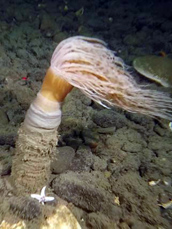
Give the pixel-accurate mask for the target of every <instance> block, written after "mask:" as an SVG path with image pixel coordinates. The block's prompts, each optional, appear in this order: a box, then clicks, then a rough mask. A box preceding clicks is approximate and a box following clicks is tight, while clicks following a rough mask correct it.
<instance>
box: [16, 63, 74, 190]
mask: <svg viewBox="0 0 172 229" xmlns="http://www.w3.org/2000/svg"><path fill="white" fill-rule="evenodd" d="M71 89H72V86H71V85H70V84H69V83H67V82H66V81H65V80H64V79H61V78H60V77H58V76H57V75H55V74H54V73H53V71H52V70H51V68H49V69H48V71H47V74H46V76H45V78H44V81H43V85H42V88H41V90H40V92H39V93H38V95H37V97H36V99H35V100H34V101H33V102H32V104H31V106H30V108H29V110H28V111H27V114H26V117H25V120H24V123H22V125H21V127H20V128H19V131H18V139H17V142H16V150H15V156H14V158H13V163H12V180H13V182H14V185H15V187H16V191H17V193H18V194H24V193H28V192H29V193H34V192H37V191H40V190H41V189H42V187H43V186H45V185H46V184H47V183H48V181H49V177H50V164H51V159H52V157H53V152H54V150H55V147H56V144H57V128H58V126H59V124H60V121H61V110H60V103H61V102H62V101H63V100H64V98H65V97H66V95H67V94H68V93H69V92H70V91H71Z"/></svg>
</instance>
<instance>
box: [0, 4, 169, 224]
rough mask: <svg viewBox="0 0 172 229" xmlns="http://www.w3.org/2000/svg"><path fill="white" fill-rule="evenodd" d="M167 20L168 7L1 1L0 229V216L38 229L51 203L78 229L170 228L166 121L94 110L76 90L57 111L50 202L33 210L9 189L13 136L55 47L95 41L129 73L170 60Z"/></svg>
mask: <svg viewBox="0 0 172 229" xmlns="http://www.w3.org/2000/svg"><path fill="white" fill-rule="evenodd" d="M170 11H171V12H170ZM171 15H172V3H171V1H166V3H163V2H162V1H155V0H154V1H141V0H140V1H139V0H137V1H126V0H111V1H103V0H97V1H90V0H87V1H83V0H80V1H68V2H67V1H53V0H52V1H48V0H47V1H46V0H45V1H44V0H42V1H40V0H37V1H36V0H35V1H31V0H28V1H27V0H25V1H22V0H16V1H15V3H14V1H10V0H6V1H2V3H1V7H0V174H1V178H0V208H1V210H0V228H5V227H3V226H2V224H1V222H2V221H3V219H4V217H6V218H7V216H9V218H10V214H11V215H13V216H16V218H17V219H22V220H24V221H25V222H26V225H28V227H26V228H41V227H40V224H39V226H38V225H37V226H36V225H35V222H37V221H39V219H40V216H41V217H42V216H43V217H44V218H45V217H46V216H47V214H48V213H47V212H48V211H53V210H52V209H53V207H54V206H55V205H56V204H57V205H58V204H59V203H64V204H65V205H66V206H67V207H68V209H70V211H71V212H72V213H73V215H74V216H75V217H76V219H77V220H78V222H79V224H80V225H81V228H83V229H86V228H93V229H113V228H114V229H115V228H117V229H118V228H119V229H129V228H132V229H138V228H147V229H155V228H157V229H160V228H161V229H170V228H171V222H172V202H170V201H171V199H172V132H171V130H170V129H169V127H168V121H164V120H154V119H152V118H149V117H146V116H144V115H141V114H133V113H128V112H126V111H123V110H121V109H119V108H115V107H114V108H112V109H110V110H109V109H106V108H103V107H101V106H100V105H98V104H95V103H94V102H93V101H91V100H90V99H89V98H87V97H86V96H85V95H83V94H82V93H81V92H80V91H79V90H77V89H74V90H73V91H72V92H71V93H70V94H69V95H68V96H67V98H66V100H65V102H64V103H63V107H62V111H63V117H62V123H61V125H60V128H59V143H58V147H57V158H56V159H55V160H54V161H53V162H52V177H51V181H50V186H49V188H50V189H49V193H50V195H53V196H54V197H55V199H56V202H55V203H52V204H51V203H50V204H48V205H44V206H42V205H40V204H39V203H38V202H36V201H33V200H31V199H30V198H29V195H28V199H27V198H26V199H23V198H19V197H16V196H14V189H13V186H12V185H11V183H10V173H11V164H12V159H13V156H14V153H15V141H16V138H17V130H18V128H19V127H20V124H21V123H22V122H23V120H24V117H25V113H26V111H27V109H28V107H29V105H30V103H31V101H32V100H33V99H34V97H35V96H36V93H37V92H38V91H39V89H40V86H41V84H42V80H43V78H44V76H45V73H46V69H47V68H48V67H49V63H50V59H51V55H52V52H53V50H54V48H55V47H56V45H57V44H58V43H59V42H60V41H61V40H63V39H65V38H67V37H70V36H74V35H84V36H91V37H98V38H101V39H103V40H104V41H106V42H107V43H108V44H109V47H110V48H111V49H113V50H115V51H116V52H117V55H118V56H120V57H121V58H122V59H123V60H124V61H125V62H126V64H127V65H129V66H131V65H132V61H133V59H134V58H136V57H138V56H142V55H147V54H155V55H159V53H160V52H161V51H163V52H165V53H166V54H167V55H168V56H169V57H170V56H171V54H172V42H171V41H172V23H171V19H172V16H171ZM130 71H131V72H132V74H133V75H134V76H135V77H136V80H137V81H138V82H140V83H145V82H146V83H150V86H151V87H152V88H154V89H157V90H167V91H168V89H164V88H162V87H161V86H160V85H156V84H155V83H153V82H151V81H148V80H147V79H145V78H144V77H143V76H141V75H138V74H137V73H136V72H135V71H134V69H132V67H131V68H130ZM169 92H170V89H169ZM47 192H48V191H47ZM166 203H168V207H167V206H166V205H164V204H166ZM25 206H31V207H29V208H26V207H25ZM7 211H9V212H7ZM33 225H34V227H33ZM16 228H17V227H16ZM21 228H25V227H21Z"/></svg>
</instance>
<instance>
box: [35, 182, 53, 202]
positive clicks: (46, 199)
mask: <svg viewBox="0 0 172 229" xmlns="http://www.w3.org/2000/svg"><path fill="white" fill-rule="evenodd" d="M45 189H46V186H44V187H43V188H42V190H41V195H39V194H31V197H32V198H34V199H37V200H39V203H42V204H43V205H44V203H46V202H49V201H53V200H54V197H53V196H45Z"/></svg>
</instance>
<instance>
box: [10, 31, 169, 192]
mask: <svg viewBox="0 0 172 229" xmlns="http://www.w3.org/2000/svg"><path fill="white" fill-rule="evenodd" d="M73 86H74V87H77V88H79V89H80V90H81V91H82V92H83V93H85V94H86V95H87V96H88V97H90V98H91V99H93V100H94V101H96V102H98V103H100V104H102V105H105V106H107V105H109V106H114V105H115V106H119V107H121V108H123V109H125V110H128V111H131V112H140V113H143V114H146V115H149V116H152V117H160V118H164V119H168V120H172V100H171V98H170V97H169V96H168V95H167V94H165V93H163V92H158V91H155V90H149V89H147V88H146V86H140V85H138V84H137V83H136V81H135V80H134V78H133V77H132V76H131V75H130V74H129V73H128V72H127V70H126V69H125V65H124V63H123V61H122V60H121V59H120V58H118V57H116V56H115V55H114V52H113V51H111V50H109V49H108V48H107V46H106V43H104V42H103V41H101V40H99V39H94V38H87V37H82V36H76V37H72V38H68V39H66V40H64V41H62V42H61V43H60V44H59V45H58V46H57V48H56V49H55V51H54V53H53V56H52V59H51V65H50V68H49V69H48V71H47V74H46V76H45V79H44V82H43V85H42V88H41V90H40V92H39V93H38V95H37V97H36V99H35V100H34V101H33V103H32V104H31V106H30V108H29V110H28V112H27V114H26V117H25V120H24V123H23V124H22V125H21V127H20V129H19V134H18V140H17V143H16V154H15V157H14V160H13V166H12V176H13V178H14V183H15V185H16V188H17V190H18V192H23V191H26V192H27V191H29V192H31V191H32V192H33V191H37V190H40V189H41V188H42V187H43V186H45V185H46V183H47V182H48V179H49V175H50V162H51V157H52V155H53V151H54V149H55V147H56V143H57V128H58V126H59V124H60V121H61V110H60V103H61V102H62V101H63V100H64V98H65V96H66V95H67V94H68V93H69V92H70V91H71V89H72V87H73Z"/></svg>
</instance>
